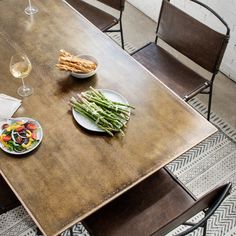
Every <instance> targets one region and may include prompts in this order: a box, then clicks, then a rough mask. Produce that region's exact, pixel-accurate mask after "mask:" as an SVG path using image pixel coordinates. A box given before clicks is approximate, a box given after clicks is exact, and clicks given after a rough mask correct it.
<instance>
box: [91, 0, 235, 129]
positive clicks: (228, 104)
mask: <svg viewBox="0 0 236 236" xmlns="http://www.w3.org/2000/svg"><path fill="white" fill-rule="evenodd" d="M87 1H88V2H92V3H94V0H87ZM95 4H97V5H98V7H101V8H102V9H106V7H104V6H103V5H102V4H100V3H97V1H96V3H95ZM109 11H111V9H109ZM115 13H116V12H115V11H114V14H115ZM123 29H124V37H125V41H126V42H129V43H130V44H132V45H133V46H134V47H136V48H139V47H141V46H143V45H145V44H146V43H148V42H150V41H153V40H154V38H155V29H156V22H154V21H153V20H151V19H150V18H149V17H147V16H146V15H144V14H143V13H142V12H140V11H139V10H138V9H136V8H135V7H133V6H132V5H131V4H129V3H128V2H126V5H125V10H124V14H123ZM186 63H188V61H187V62H186ZM203 73H204V72H203ZM198 98H199V99H200V100H201V101H202V102H204V103H206V104H207V100H208V99H207V98H208V96H206V95H199V96H198ZM235 104H236V83H235V82H234V81H232V80H230V79H229V78H227V77H226V76H225V75H224V74H222V73H218V75H217V77H216V79H215V83H214V91H213V100H212V110H213V111H214V112H215V113H216V114H218V115H219V116H220V117H221V118H222V119H223V120H225V121H226V122H227V123H229V124H230V125H231V126H232V127H233V128H235V129H236V105H235Z"/></svg>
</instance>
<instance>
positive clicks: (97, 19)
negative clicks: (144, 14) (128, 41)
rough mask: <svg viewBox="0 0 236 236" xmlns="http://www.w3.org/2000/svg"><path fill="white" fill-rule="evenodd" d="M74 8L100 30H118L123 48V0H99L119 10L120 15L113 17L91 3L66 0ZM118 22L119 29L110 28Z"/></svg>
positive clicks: (80, 0) (79, 0)
mask: <svg viewBox="0 0 236 236" xmlns="http://www.w3.org/2000/svg"><path fill="white" fill-rule="evenodd" d="M66 1H67V3H68V4H70V5H71V6H72V7H73V8H74V9H76V10H77V11H78V12H80V13H81V14H82V15H83V16H85V17H86V18H87V19H88V20H89V21H90V22H91V23H93V24H94V25H95V26H96V27H98V28H99V29H100V30H101V31H102V32H120V33H121V43H122V48H124V39H123V29H122V21H121V18H122V12H123V10H124V2H125V0H113V1H107V0H100V2H102V3H104V4H106V5H108V6H110V7H112V8H114V9H116V10H118V11H120V16H119V17H115V16H113V15H111V14H109V13H107V12H105V11H102V10H100V9H99V8H97V7H94V6H93V5H91V4H89V3H87V2H85V1H82V0H66ZM118 23H120V29H118V30H110V28H111V27H113V26H114V25H116V24H118Z"/></svg>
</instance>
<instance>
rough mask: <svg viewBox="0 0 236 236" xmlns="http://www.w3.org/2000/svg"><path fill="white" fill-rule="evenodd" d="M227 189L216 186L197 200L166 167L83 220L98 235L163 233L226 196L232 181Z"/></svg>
mask: <svg viewBox="0 0 236 236" xmlns="http://www.w3.org/2000/svg"><path fill="white" fill-rule="evenodd" d="M225 188H226V187H225V186H223V187H220V188H217V189H215V190H214V191H212V192H210V193H209V194H207V195H206V196H204V197H203V198H202V199H200V200H196V199H195V197H193V196H192V194H191V193H190V192H189V191H188V190H187V189H186V188H185V187H184V186H183V185H182V184H181V183H180V182H179V181H178V180H177V179H176V178H175V177H174V176H173V175H172V174H171V173H170V172H169V171H167V170H166V169H164V168H163V169H161V170H159V171H158V172H157V173H155V174H153V175H152V176H150V177H148V178H147V179H146V180H144V181H143V182H141V183H140V184H138V185H137V186H135V187H134V188H132V189H130V190H128V191H127V192H126V193H125V194H123V195H121V196H120V197H118V198H117V199H115V200H114V201H113V202H111V203H109V204H108V205H106V206H105V207H103V208H101V209H100V210H98V211H97V212H95V213H94V214H92V215H90V216H89V217H87V218H86V219H85V220H84V221H83V222H82V223H83V224H84V225H85V227H86V228H87V229H88V231H89V232H90V233H91V235H95V236H99V235H100V236H147V235H152V234H155V235H157V236H162V235H166V234H167V233H168V232H170V231H171V230H172V229H174V228H175V227H177V226H179V225H180V224H182V223H184V222H185V221H186V220H188V219H189V218H191V217H192V216H194V215H195V214H196V213H198V212H200V211H201V210H203V209H205V208H207V207H211V205H212V204H213V203H215V200H216V198H217V197H219V196H221V195H222V191H224V195H223V198H222V199H224V198H225V196H226V195H227V194H228V192H229V189H230V188H231V184H230V185H229V187H228V186H227V192H225ZM222 199H221V200H222ZM219 203H221V202H219ZM214 210H215V209H214Z"/></svg>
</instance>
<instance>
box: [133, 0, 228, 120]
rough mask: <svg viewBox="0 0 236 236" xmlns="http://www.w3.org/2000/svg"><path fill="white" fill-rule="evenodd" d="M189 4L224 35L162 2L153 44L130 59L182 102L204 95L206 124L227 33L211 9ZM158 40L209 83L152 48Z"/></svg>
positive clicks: (157, 48) (158, 49)
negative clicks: (211, 17) (212, 18)
mask: <svg viewBox="0 0 236 236" xmlns="http://www.w3.org/2000/svg"><path fill="white" fill-rule="evenodd" d="M190 1H191V2H194V3H196V4H199V5H201V7H202V8H205V9H204V10H207V11H210V12H211V13H212V14H213V15H214V16H215V17H216V19H217V20H218V21H219V22H220V23H222V24H223V25H224V26H225V29H226V33H225V34H222V33H219V32H216V31H215V30H214V29H211V28H210V27H208V26H206V25H205V24H203V23H202V22H200V21H198V20H196V19H195V18H193V17H191V16H190V15H189V14H187V13H185V12H184V11H182V10H180V9H179V8H177V7H176V6H174V5H173V4H172V3H171V2H170V1H168V0H163V1H162V6H161V11H160V15H159V20H158V24H157V31H156V40H155V42H154V43H150V44H147V45H146V46H144V47H142V48H140V49H139V50H137V51H136V52H134V53H133V54H132V55H133V57H134V58H135V59H136V60H138V61H139V62H140V63H141V64H143V65H144V66H145V67H146V68H147V69H148V70H150V71H151V72H152V73H153V74H154V75H156V76H157V78H158V79H160V80H161V81H162V82H163V83H164V84H166V85H167V86H168V87H169V88H170V89H171V90H172V91H174V92H175V93H177V94H178V95H179V96H180V97H181V98H183V99H184V100H185V101H188V100H189V99H191V98H192V97H194V96H195V95H197V94H198V93H204V94H208V95H209V101H208V116H207V118H208V120H209V119H210V112H211V99H212V89H213V82H214V79H215V75H216V74H217V72H218V70H219V66H220V64H221V60H222V57H223V55H224V52H225V49H226V46H227V43H228V39H229V34H230V30H229V27H228V25H227V24H226V23H225V21H224V20H223V19H222V18H221V17H220V16H219V15H218V14H217V13H216V12H215V11H213V10H212V9H211V8H209V7H208V6H206V5H205V4H204V3H202V2H199V1H196V0H190ZM159 38H160V39H161V40H162V41H164V42H165V43H166V44H168V45H169V46H171V47H172V48H174V49H175V50H177V51H178V52H179V53H180V54H183V55H185V56H186V57H188V58H189V59H190V60H192V61H193V62H195V63H196V64H198V65H199V66H201V67H202V68H204V69H205V70H207V71H208V72H210V73H211V75H212V76H211V79H210V80H208V79H206V78H203V77H202V76H200V75H199V74H197V73H196V72H195V71H193V70H191V69H188V68H187V67H186V66H184V65H183V64H181V62H179V59H178V58H176V57H173V56H171V55H170V54H169V53H168V52H167V51H166V50H165V49H162V48H160V46H158V45H155V44H158V39H159ZM198 80H199V81H198Z"/></svg>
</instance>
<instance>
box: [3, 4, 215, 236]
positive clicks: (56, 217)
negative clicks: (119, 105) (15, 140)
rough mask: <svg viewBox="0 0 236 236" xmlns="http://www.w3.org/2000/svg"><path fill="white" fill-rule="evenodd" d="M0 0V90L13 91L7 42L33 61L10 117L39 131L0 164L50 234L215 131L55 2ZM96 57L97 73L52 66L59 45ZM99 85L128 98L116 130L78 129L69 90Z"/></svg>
mask: <svg viewBox="0 0 236 236" xmlns="http://www.w3.org/2000/svg"><path fill="white" fill-rule="evenodd" d="M26 4H27V1H24V0H11V1H8V0H2V1H0V22H1V24H0V53H1V57H0V80H1V83H0V92H2V93H5V94H8V95H11V96H15V97H17V93H16V90H17V88H18V87H19V86H20V80H17V79H14V78H13V77H12V76H11V74H10V72H9V61H10V57H11V56H12V55H13V54H14V53H15V50H16V49H17V48H20V49H21V50H24V51H25V52H26V54H27V55H28V56H29V58H30V60H31V62H32V66H33V70H32V72H31V74H30V75H29V77H27V78H26V79H25V81H26V83H27V84H30V85H32V86H33V87H34V89H35V92H34V94H33V95H31V96H29V97H26V98H24V99H23V103H22V106H21V108H20V109H19V110H18V111H17V112H16V113H15V115H14V116H15V117H20V116H24V117H32V118H34V119H36V120H38V121H39V122H40V123H41V125H42V127H43V131H44V138H43V141H42V143H41V145H40V146H39V148H37V150H35V151H33V152H32V153H30V154H29V155H27V156H24V157H17V158H16V157H12V156H9V155H7V154H6V153H4V152H2V151H1V152H0V171H1V174H2V175H3V176H4V178H5V179H6V180H7V182H8V184H9V185H10V186H11V188H12V189H13V191H14V192H15V193H16V195H17V197H18V198H19V199H20V201H21V202H22V204H23V205H24V207H25V208H26V210H27V211H28V212H29V214H30V215H31V216H32V217H33V219H34V221H35V222H36V224H37V225H38V226H39V228H40V229H41V230H42V232H43V233H44V234H45V235H48V236H52V235H57V234H59V233H60V232H62V231H64V230H65V229H66V228H68V227H69V226H71V225H73V224H74V223H76V222H78V221H80V220H82V219H84V218H85V217H86V216H88V215H89V214H91V213H92V212H94V211H96V210H97V209H98V208H100V207H102V206H103V205H105V204H106V203H108V202H109V201H111V200H112V199H114V198H116V197H117V196H119V195H120V194H122V193H123V192H125V191H126V190H127V189H129V188H131V187H132V186H134V185H135V184H137V183H138V182H140V181H142V180H143V179H144V178H146V177H148V176H149V175H151V174H152V173H153V172H155V171H157V170H158V169H160V168H161V167H163V166H164V165H166V164H167V163H169V162H170V161H172V160H174V159H175V158H177V157H178V156H179V155H180V154H182V153H184V152H185V151H187V150H188V149H190V148H192V147H193V146H194V145H196V144H198V143H199V142H201V141H202V140H204V139H205V138H206V137H208V136H210V135H211V134H213V133H214V132H215V131H216V128H215V127H214V126H212V125H211V124H210V123H209V122H208V121H207V120H205V119H204V118H203V117H202V116H201V115H200V114H198V113H197V112H196V111H194V110H193V109H192V108H191V107H190V106H189V105H188V104H186V103H185V102H183V101H182V100H180V99H179V98H178V97H177V96H176V95H175V94H173V93H172V92H171V91H169V90H168V89H167V88H166V87H165V86H164V85H163V84H162V83H161V82H159V80H158V79H157V78H155V77H154V76H153V75H152V74H150V73H149V72H148V71H147V70H145V69H144V68H143V67H142V66H141V65H140V64H138V63H137V62H136V61H135V60H134V59H132V58H131V57H130V56H129V55H128V54H127V53H125V52H124V51H123V50H122V49H121V48H119V47H118V46H117V45H116V44H115V43H114V42H113V41H112V40H110V39H109V38H108V36H106V35H105V34H103V33H101V32H100V31H99V30H98V29H96V28H95V27H94V26H93V25H91V24H90V23H89V22H88V21H87V20H86V19H84V18H83V17H82V16H81V15H80V14H78V13H77V12H75V11H74V10H73V9H71V8H70V7H68V6H67V5H66V4H65V3H64V2H63V1H59V0H51V1H47V0H41V1H36V2H35V4H37V7H38V9H39V12H38V13H37V14H35V15H33V16H32V17H30V16H27V15H26V14H25V13H24V8H25V7H26ZM62 48H63V49H65V50H68V51H70V52H72V53H74V54H90V55H93V56H94V57H96V58H97V60H98V61H99V64H100V67H99V69H98V71H97V74H96V75H95V76H94V77H92V78H90V79H86V80H79V79H77V78H73V77H71V76H70V75H69V74H68V73H66V72H61V71H59V70H58V69H57V68H55V64H56V63H57V59H58V51H59V50H60V49H62ZM89 86H93V87H94V88H107V89H112V90H115V91H117V92H118V93H120V94H122V95H123V96H124V97H125V98H126V99H127V100H128V101H129V103H130V104H132V105H133V106H135V107H136V109H135V112H134V114H133V115H131V118H130V121H129V122H128V124H127V128H126V130H125V136H124V137H121V136H119V135H118V136H115V137H112V138H111V137H109V136H108V135H105V134H101V133H99V134H98V133H93V132H88V131H86V130H85V129H83V128H82V127H80V126H79V125H78V124H77V123H76V122H75V121H74V119H73V117H72V114H71V110H70V107H69V105H68V101H69V99H70V97H71V96H73V95H74V94H76V93H78V92H81V91H84V90H86V89H88V88H89Z"/></svg>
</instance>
